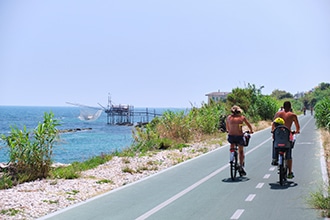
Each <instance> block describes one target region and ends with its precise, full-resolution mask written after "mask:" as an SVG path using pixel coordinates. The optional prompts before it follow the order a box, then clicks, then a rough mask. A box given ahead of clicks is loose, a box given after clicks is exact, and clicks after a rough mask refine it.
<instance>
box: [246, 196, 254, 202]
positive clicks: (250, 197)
mask: <svg viewBox="0 0 330 220" xmlns="http://www.w3.org/2000/svg"><path fill="white" fill-rule="evenodd" d="M254 197H256V194H250V195H249V196H248V197H247V198H246V199H245V202H251V201H252V200H253V199H254Z"/></svg>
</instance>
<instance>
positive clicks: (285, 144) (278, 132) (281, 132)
mask: <svg viewBox="0 0 330 220" xmlns="http://www.w3.org/2000/svg"><path fill="white" fill-rule="evenodd" d="M290 133H291V131H290V130H289V129H288V128H287V127H285V126H284V125H278V126H277V127H276V128H275V129H274V132H273V137H274V147H275V148H290V147H291V143H290Z"/></svg>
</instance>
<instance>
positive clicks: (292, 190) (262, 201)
mask: <svg viewBox="0 0 330 220" xmlns="http://www.w3.org/2000/svg"><path fill="white" fill-rule="evenodd" d="M299 120H300V123H301V127H302V134H300V135H299V136H298V138H297V142H296V146H295V148H294V152H293V156H294V171H295V175H296V177H295V178H294V179H293V181H292V182H291V183H290V184H288V185H285V186H283V187H281V186H279V184H278V183H277V181H278V175H277V170H276V169H274V168H276V167H272V166H271V165H270V161H271V148H270V145H271V135H270V130H269V129H266V130H264V131H262V132H257V133H255V134H253V136H252V139H251V142H250V145H249V147H247V148H246V149H245V150H246V163H247V164H246V168H247V172H248V175H247V177H244V178H239V179H238V181H234V182H233V181H231V180H230V178H229V167H228V159H229V153H228V146H225V147H222V148H220V149H218V150H215V151H213V152H211V153H208V154H206V155H203V156H201V157H198V158H195V159H192V160H190V161H188V162H185V163H182V164H179V165H178V166H175V167H172V168H170V169H168V170H166V171H163V172H161V173H159V174H157V175H154V176H152V177H149V178H147V179H145V180H143V181H139V182H137V183H134V184H130V185H127V186H125V187H122V188H120V189H117V190H114V191H111V192H109V193H106V194H104V195H102V196H98V197H95V198H94V199H91V200H88V201H86V202H82V203H80V204H78V205H74V206H72V207H69V208H67V209H64V210H61V211H59V212H56V213H53V214H50V215H47V216H45V217H43V218H40V219H269V220H271V219H278V218H281V219H317V218H318V213H317V211H315V210H313V209H310V208H309V207H308V206H307V203H306V198H307V197H308V195H309V193H310V192H311V191H313V190H315V189H317V188H318V186H320V185H321V183H322V175H321V171H320V170H321V168H320V159H319V156H320V155H319V154H320V143H319V137H318V135H317V131H316V128H315V125H314V122H315V121H314V119H313V118H312V117H308V116H303V117H300V118H299ZM286 217H288V218H286Z"/></svg>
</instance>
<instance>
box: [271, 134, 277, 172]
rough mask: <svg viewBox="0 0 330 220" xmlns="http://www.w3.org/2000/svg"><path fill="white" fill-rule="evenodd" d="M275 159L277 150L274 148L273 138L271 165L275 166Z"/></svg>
mask: <svg viewBox="0 0 330 220" xmlns="http://www.w3.org/2000/svg"><path fill="white" fill-rule="evenodd" d="M277 160H278V152H277V150H276V149H275V146H274V140H273V142H272V163H271V165H273V166H277V164H278V162H277Z"/></svg>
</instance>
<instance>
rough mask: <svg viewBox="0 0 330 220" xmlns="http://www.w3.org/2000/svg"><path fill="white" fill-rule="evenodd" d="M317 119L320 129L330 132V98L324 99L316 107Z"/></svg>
mask: <svg viewBox="0 0 330 220" xmlns="http://www.w3.org/2000/svg"><path fill="white" fill-rule="evenodd" d="M314 110H315V119H316V123H317V126H318V127H319V128H325V129H327V130H328V131H330V98H329V96H327V97H325V98H323V99H322V100H321V101H319V102H317V103H316V105H315V109H314Z"/></svg>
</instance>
